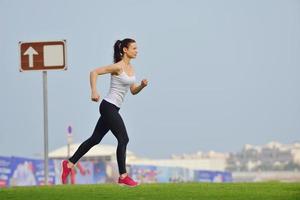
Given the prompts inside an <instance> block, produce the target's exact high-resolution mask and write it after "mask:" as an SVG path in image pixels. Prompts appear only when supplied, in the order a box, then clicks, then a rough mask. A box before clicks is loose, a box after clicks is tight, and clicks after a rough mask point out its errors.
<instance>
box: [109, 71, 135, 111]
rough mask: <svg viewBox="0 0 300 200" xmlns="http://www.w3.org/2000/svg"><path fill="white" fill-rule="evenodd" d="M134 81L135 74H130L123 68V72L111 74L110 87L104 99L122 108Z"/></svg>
mask: <svg viewBox="0 0 300 200" xmlns="http://www.w3.org/2000/svg"><path fill="white" fill-rule="evenodd" d="M133 83H135V76H128V75H127V74H126V72H125V71H124V69H123V68H122V73H121V74H119V75H111V77H110V89H109V92H108V94H107V95H106V97H105V98H104V100H106V101H108V102H110V103H112V104H114V105H116V106H117V107H119V108H120V107H121V105H122V103H123V101H124V97H125V95H126V93H127V92H128V89H129V88H130V85H132V84H133Z"/></svg>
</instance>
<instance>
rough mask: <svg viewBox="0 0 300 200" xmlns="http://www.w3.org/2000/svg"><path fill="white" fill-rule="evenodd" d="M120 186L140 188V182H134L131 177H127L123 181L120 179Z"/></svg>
mask: <svg viewBox="0 0 300 200" xmlns="http://www.w3.org/2000/svg"><path fill="white" fill-rule="evenodd" d="M118 184H119V185H121V186H129V187H135V186H138V182H136V181H134V180H132V178H130V177H129V176H126V177H125V178H123V179H121V178H119V181H118Z"/></svg>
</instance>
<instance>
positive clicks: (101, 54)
mask: <svg viewBox="0 0 300 200" xmlns="http://www.w3.org/2000/svg"><path fill="white" fill-rule="evenodd" d="M125 37H132V38H134V39H136V41H137V45H138V48H139V55H138V57H137V59H135V60H133V61H132V64H133V65H134V66H135V70H136V73H137V74H136V76H137V80H138V81H140V80H141V79H143V78H147V79H148V81H149V85H148V87H147V88H145V90H143V91H142V92H141V93H140V94H138V95H136V96H132V95H131V94H130V93H128V94H127V96H126V98H125V102H124V104H123V107H122V108H121V110H120V113H121V115H122V116H123V119H124V121H125V124H126V126H127V131H128V134H129V138H130V142H129V144H128V149H129V150H131V151H133V152H135V153H136V154H137V155H139V156H145V157H150V158H166V157H169V156H170V155H171V154H182V153H193V152H196V151H199V150H202V151H208V150H215V151H224V152H225V151H226V152H232V151H238V150H240V149H241V148H242V146H243V145H244V144H246V143H250V144H256V145H261V144H265V143H267V142H269V141H271V140H276V141H279V142H282V143H292V142H295V141H299V139H300V121H299V120H300V92H299V91H300V78H299V74H300V68H299V67H300V1H299V0H247V1H246V0H245V1H242V0H227V1H224V0H207V1H199V0H193V1H191V0H185V1H183V0H181V1H179V0H177V1H174V0H167V1H160V0H149V1H146V0H145V1H141V0H126V1H122V0H120V1H117V0H111V1H100V0H99V1H98V0H94V1H91V0H90V1H88V0H85V1H83V0H81V1H80V0H78V1H71V0H68V1H67V0H51V1H50V0H49V1H46V0H41V1H40V0H27V1H17V0H0V69H1V71H0V91H1V98H0V102H1V103H0V155H2V156H11V155H16V156H17V155H18V156H29V157H33V156H35V155H37V154H40V153H43V96H42V94H43V93H42V91H43V90H42V72H26V73H24V72H23V73H20V72H19V63H20V58H19V45H18V42H19V41H24V42H26V41H48V40H50V41H52V40H61V39H66V40H67V61H68V66H69V68H68V70H67V71H51V72H49V73H48V96H49V100H48V101H49V150H50V151H51V150H54V149H55V148H58V147H61V146H62V145H65V144H66V132H67V127H68V125H72V126H73V130H74V141H75V142H83V141H84V140H85V139H87V138H88V137H89V136H90V135H91V133H92V131H93V129H94V126H95V124H96V122H97V120H98V117H99V112H98V106H99V103H94V102H92V101H90V87H89V72H90V70H92V69H93V68H95V67H99V66H104V65H108V64H110V63H111V62H112V55H113V48H112V47H113V44H114V42H115V41H116V40H117V39H123V38H125ZM109 81H110V75H104V76H101V77H99V78H98V90H99V92H100V95H101V96H102V97H104V96H105V95H106V94H107V92H108V89H109ZM102 143H103V144H113V145H116V144H117V141H116V139H115V138H114V136H113V135H112V134H111V133H110V132H109V134H107V135H106V137H105V138H104V139H103V140H102Z"/></svg>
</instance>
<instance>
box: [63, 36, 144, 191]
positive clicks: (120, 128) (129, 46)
mask: <svg viewBox="0 0 300 200" xmlns="http://www.w3.org/2000/svg"><path fill="white" fill-rule="evenodd" d="M136 56H137V45H136V42H135V40H133V39H130V38H126V39H124V40H122V41H120V40H118V41H116V43H115V45H114V64H112V65H109V66H104V67H99V68H96V69H94V70H93V71H91V73H90V85H91V100H92V101H95V102H98V101H99V99H100V95H99V93H98V92H97V88H96V82H97V76H98V75H102V74H108V73H110V74H111V83H110V90H109V92H108V95H107V96H106V97H105V98H104V99H103V100H102V101H101V103H100V107H99V110H100V114H101V116H100V118H99V120H98V122H97V124H96V127H95V129H94V132H93V134H92V136H91V137H90V138H88V139H87V140H86V141H84V142H83V143H82V144H81V145H80V146H79V148H78V149H77V151H76V152H75V153H74V155H73V156H72V157H71V158H69V159H68V160H63V161H62V174H61V179H62V183H63V184H66V183H67V177H68V176H69V174H70V172H71V169H72V168H73V167H74V165H75V164H76V163H77V161H78V160H79V159H80V158H81V157H82V156H83V155H84V154H86V153H87V152H88V151H89V150H90V149H91V148H92V147H93V146H94V145H96V144H99V143H100V141H101V140H102V138H103V137H104V136H105V134H106V133H107V132H108V131H109V130H110V131H111V132H112V133H113V134H114V136H115V137H116V138H117V140H118V147H117V162H118V168H119V174H120V177H119V180H118V183H119V184H120V185H126V186H131V187H134V186H137V185H138V183H137V182H136V181H134V180H132V179H131V178H130V177H129V176H128V174H127V172H126V146H127V143H128V141H129V138H128V135H127V131H126V127H125V124H124V122H123V120H122V117H121V115H120V114H119V109H120V107H121V105H122V103H123V101H124V97H125V95H126V93H127V91H128V89H129V88H130V91H131V93H132V94H133V95H135V94H138V93H139V92H140V91H141V90H142V89H143V88H144V87H146V86H147V84H148V81H147V80H146V79H143V80H142V81H141V84H136V83H135V75H134V74H135V73H134V69H133V67H132V65H131V64H130V61H131V59H134V58H136Z"/></svg>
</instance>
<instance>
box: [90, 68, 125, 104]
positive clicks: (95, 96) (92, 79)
mask: <svg viewBox="0 0 300 200" xmlns="http://www.w3.org/2000/svg"><path fill="white" fill-rule="evenodd" d="M120 69H121V67H120V66H119V65H116V64H112V65H109V66H105V67H98V68H96V69H94V70H92V71H91V72H90V85H91V90H92V96H91V99H92V101H96V102H98V101H99V99H100V95H99V94H98V92H97V86H96V85H97V77H98V75H102V74H108V73H110V74H111V73H118V72H119V71H120Z"/></svg>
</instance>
